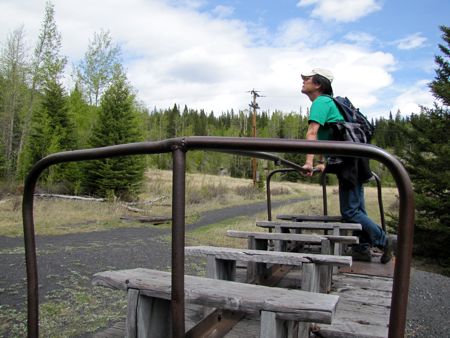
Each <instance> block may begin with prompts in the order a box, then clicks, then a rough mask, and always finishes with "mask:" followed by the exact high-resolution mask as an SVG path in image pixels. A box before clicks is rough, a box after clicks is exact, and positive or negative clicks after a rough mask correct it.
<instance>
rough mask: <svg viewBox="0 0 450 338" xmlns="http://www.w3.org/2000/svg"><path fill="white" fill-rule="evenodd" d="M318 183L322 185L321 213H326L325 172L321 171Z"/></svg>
mask: <svg viewBox="0 0 450 338" xmlns="http://www.w3.org/2000/svg"><path fill="white" fill-rule="evenodd" d="M320 184H321V185H322V205H323V214H324V215H325V216H326V215H328V199H327V173H326V172H325V171H322V174H321V175H320Z"/></svg>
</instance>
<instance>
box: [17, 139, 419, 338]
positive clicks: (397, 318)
mask: <svg viewBox="0 0 450 338" xmlns="http://www.w3.org/2000/svg"><path fill="white" fill-rule="evenodd" d="M190 150H204V151H226V152H232V151H236V150H239V151H240V152H266V151H271V152H283V153H286V152H295V153H314V154H325V153H326V154H334V155H347V156H355V157H368V158H371V159H374V160H377V161H380V162H382V163H383V164H384V165H385V166H386V167H387V168H388V169H389V170H390V171H391V173H392V176H393V177H394V180H395V182H396V184H397V187H398V191H399V199H400V209H399V227H398V252H397V261H396V264H395V270H394V280H393V291H392V300H391V312H390V317H389V337H390V338H395V337H403V335H404V331H405V324H406V306H407V300H408V290H409V277H410V265H411V257H412V244H413V224H414V198H413V190H412V185H411V181H410V179H409V176H408V174H407V172H406V170H405V169H404V167H403V166H402V164H401V163H400V162H399V161H398V160H397V159H396V158H395V157H394V156H392V155H391V154H389V153H387V152H386V151H384V150H383V149H381V148H378V147H376V146H372V145H367V144H358V143H352V142H335V141H332V142H331V141H308V140H286V139H261V138H237V137H207V136H204V137H203V136H196V137H186V138H174V139H168V140H164V141H158V142H141V143H131V144H124V145H115V146H109V147H103V148H96V149H87V150H75V151H67V152H61V153H56V154H52V155H49V156H47V157H45V158H43V159H41V160H40V161H38V162H37V163H36V164H35V165H34V166H33V167H32V168H31V170H30V172H29V174H28V176H27V177H26V179H25V185H24V193H23V206H22V215H23V226H24V239H25V259H26V269H27V299H28V318H27V320H28V336H29V337H38V336H39V297H38V272H37V260H36V241H35V233H34V219H33V196H34V191H35V188H36V183H37V180H38V178H39V176H40V175H41V173H42V172H43V170H45V169H46V168H48V167H50V166H52V165H55V164H58V163H64V162H74V161H84V160H93V159H101V158H107V157H117V156H126V155H137V154H157V153H169V152H171V153H172V160H173V186H172V298H171V301H172V319H173V327H172V335H173V337H175V338H177V337H183V336H184V334H185V323H184V317H185V312H184V311H185V310H184V237H185V223H184V222H185V217H184V216H185V183H186V182H185V169H186V152H188V151H190Z"/></svg>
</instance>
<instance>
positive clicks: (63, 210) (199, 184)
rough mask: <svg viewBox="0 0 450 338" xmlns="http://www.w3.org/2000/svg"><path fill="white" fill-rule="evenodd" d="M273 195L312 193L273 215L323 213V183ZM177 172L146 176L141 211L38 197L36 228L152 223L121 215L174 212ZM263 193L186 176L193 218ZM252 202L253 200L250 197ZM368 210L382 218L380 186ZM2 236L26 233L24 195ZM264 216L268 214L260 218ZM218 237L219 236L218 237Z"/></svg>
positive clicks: (7, 214)
mask: <svg viewBox="0 0 450 338" xmlns="http://www.w3.org/2000/svg"><path fill="white" fill-rule="evenodd" d="M271 188H272V192H273V194H272V196H273V199H274V200H276V199H278V200H282V199H287V198H292V197H300V196H302V197H308V199H307V200H306V201H304V202H301V203H297V204H294V205H286V206H285V207H281V208H279V210H274V211H273V213H274V214H277V213H278V214H280V213H283V214H284V213H286V214H289V213H297V214H305V215H318V214H321V213H322V197H321V196H322V189H321V187H320V186H319V185H318V184H315V185H311V184H310V185H308V184H302V183H293V182H272V187H271ZM395 193H396V191H395V189H392V188H384V189H383V197H384V205H385V209H387V206H389V205H395V199H396V197H395ZM171 194H172V173H171V171H165V170H149V171H148V172H147V174H146V182H145V186H144V191H143V192H142V194H141V195H140V198H139V200H140V201H141V202H148V201H153V203H142V204H137V205H135V206H133V207H136V208H139V209H141V211H140V212H139V213H135V212H132V211H130V210H128V209H127V208H126V207H125V206H124V205H123V204H122V203H121V202H120V201H116V202H87V201H75V200H61V199H43V198H36V199H35V206H34V215H35V231H36V233H37V234H40V235H61V234H68V233H81V232H92V231H100V230H106V229H111V228H118V227H145V226H151V225H149V224H148V223H138V222H129V221H122V220H121V219H120V218H121V217H122V216H137V215H140V216H166V217H170V215H171ZM328 196H329V197H328V201H329V202H328V208H329V214H334V215H337V214H339V210H338V205H339V204H338V199H337V187H333V186H330V187H328ZM265 198H266V196H265V193H264V192H261V191H258V190H255V189H254V188H253V186H252V182H251V180H249V179H239V178H232V177H227V176H214V175H204V174H187V175H186V203H187V207H186V215H187V217H188V219H187V221H188V222H192V221H194V220H195V219H196V217H198V215H200V213H202V212H204V211H206V210H213V209H218V208H222V207H227V206H233V205H242V204H248V203H251V202H254V201H258V200H259V201H263V200H265ZM250 200H251V201H250ZM366 201H367V208H368V212H369V214H370V215H371V216H372V217H374V219H375V220H378V219H379V212H378V206H377V202H376V201H377V196H376V189H375V188H366ZM0 213H1V215H2V217H1V218H0V235H5V236H14V237H15V236H22V235H23V229H22V216H21V196H16V197H13V198H9V199H4V200H1V201H0ZM260 218H261V219H264V218H265V216H264V215H262V216H261V217H260ZM214 237H215V236H214Z"/></svg>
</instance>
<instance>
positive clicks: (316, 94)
mask: <svg viewBox="0 0 450 338" xmlns="http://www.w3.org/2000/svg"><path fill="white" fill-rule="evenodd" d="M320 95H322V93H319V92H314V93H311V94H309V95H308V97H309V99H310V100H311V102H314V100H315V99H317V98H318V97H319V96H320Z"/></svg>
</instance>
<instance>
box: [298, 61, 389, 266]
mask: <svg viewBox="0 0 450 338" xmlns="http://www.w3.org/2000/svg"><path fill="white" fill-rule="evenodd" d="M302 79H303V86H302V93H303V94H305V95H306V96H308V97H309V99H310V100H311V102H312V105H311V108H310V111H309V119H308V123H309V125H308V131H307V132H306V139H307V140H330V139H331V133H330V130H329V127H328V124H329V123H333V122H338V121H344V118H343V116H342V114H341V113H340V112H339V109H338V107H337V106H336V104H335V103H334V101H333V99H332V98H331V97H330V96H333V88H332V87H331V83H332V82H333V74H332V73H331V72H330V71H329V70H327V69H322V68H315V69H313V70H312V71H310V72H309V73H306V74H302ZM325 165H326V164H325V161H324V158H323V156H322V155H320V157H319V159H318V161H317V165H316V166H315V168H317V169H319V170H320V171H324V170H325ZM303 168H304V169H306V170H307V171H308V172H309V174H308V175H312V170H313V168H314V154H307V155H306V162H305V164H304V166H303ZM338 179H339V203H340V211H341V215H342V218H343V219H344V221H346V222H353V223H360V224H361V226H362V233H361V234H360V236H359V237H360V243H359V244H358V245H356V246H354V247H353V252H352V257H353V259H355V260H362V261H370V260H371V252H370V248H371V247H377V248H379V249H382V250H383V255H382V256H381V260H380V261H381V263H383V264H386V263H387V262H389V261H390V260H391V258H392V248H391V243H390V240H389V239H388V237H387V235H386V232H385V231H384V230H383V229H382V228H381V227H380V226H379V225H377V224H376V223H375V222H373V221H372V220H371V219H370V218H369V217H368V216H367V213H366V210H365V204H364V189H363V185H362V182H360V181H359V180H357V182H356V183H353V184H349V183H348V182H344V181H343V180H342V179H340V177H339V175H338Z"/></svg>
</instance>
